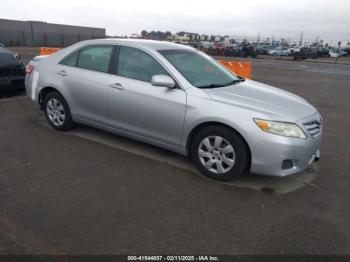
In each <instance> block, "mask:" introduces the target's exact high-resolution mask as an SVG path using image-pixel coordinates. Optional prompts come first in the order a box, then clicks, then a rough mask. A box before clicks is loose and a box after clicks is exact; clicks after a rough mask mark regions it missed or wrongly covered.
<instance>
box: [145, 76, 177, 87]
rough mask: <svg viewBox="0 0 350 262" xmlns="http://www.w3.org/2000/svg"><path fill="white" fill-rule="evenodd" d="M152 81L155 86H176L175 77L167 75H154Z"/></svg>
mask: <svg viewBox="0 0 350 262" xmlns="http://www.w3.org/2000/svg"><path fill="white" fill-rule="evenodd" d="M151 83H152V85H153V86H163V87H168V88H175V86H176V84H175V81H174V79H172V78H171V77H170V76H167V75H154V76H152V80H151Z"/></svg>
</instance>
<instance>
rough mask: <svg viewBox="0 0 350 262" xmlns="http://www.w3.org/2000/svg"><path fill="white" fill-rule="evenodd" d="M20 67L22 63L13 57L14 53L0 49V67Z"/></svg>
mask: <svg viewBox="0 0 350 262" xmlns="http://www.w3.org/2000/svg"><path fill="white" fill-rule="evenodd" d="M20 65H22V62H21V61H20V60H18V59H17V58H16V57H15V53H12V52H9V51H7V50H6V49H5V50H1V49H0V67H8V66H20Z"/></svg>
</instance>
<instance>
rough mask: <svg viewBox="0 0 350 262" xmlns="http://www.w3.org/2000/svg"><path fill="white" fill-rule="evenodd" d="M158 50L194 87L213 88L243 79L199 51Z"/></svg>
mask: <svg viewBox="0 0 350 262" xmlns="http://www.w3.org/2000/svg"><path fill="white" fill-rule="evenodd" d="M158 52H159V53H160V54H162V55H163V56H164V57H165V58H166V59H167V60H168V61H169V62H170V63H171V64H172V65H173V66H174V67H175V68H176V69H177V70H178V71H179V72H180V73H181V74H182V75H183V76H184V77H185V78H186V79H187V80H188V81H189V82H190V83H191V84H192V85H193V86H195V87H198V88H215V87H223V86H228V85H232V84H234V83H237V82H241V81H244V79H243V78H240V77H238V76H236V75H235V74H233V73H232V72H231V71H229V70H228V69H226V68H225V67H224V66H223V65H221V64H219V63H218V62H216V61H215V60H214V59H213V58H211V57H209V56H207V55H205V54H202V53H200V52H196V51H191V50H183V49H173V50H160V51H158Z"/></svg>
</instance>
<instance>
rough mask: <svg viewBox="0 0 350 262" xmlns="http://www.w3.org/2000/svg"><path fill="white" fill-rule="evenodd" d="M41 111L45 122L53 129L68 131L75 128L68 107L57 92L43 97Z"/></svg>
mask: <svg viewBox="0 0 350 262" xmlns="http://www.w3.org/2000/svg"><path fill="white" fill-rule="evenodd" d="M43 110H44V112H45V116H46V120H47V122H48V123H49V124H50V126H51V127H52V128H53V129H56V130H59V131H69V130H71V129H73V128H74V127H75V123H74V122H73V119H72V116H71V114H70V110H69V106H68V104H67V102H66V100H65V99H64V98H63V96H62V95H61V94H60V93H58V92H55V91H54V92H50V93H48V94H47V95H46V96H45V97H44V103H43Z"/></svg>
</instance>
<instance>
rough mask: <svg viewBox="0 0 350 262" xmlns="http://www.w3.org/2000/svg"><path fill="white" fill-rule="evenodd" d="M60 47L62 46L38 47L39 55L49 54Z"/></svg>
mask: <svg viewBox="0 0 350 262" xmlns="http://www.w3.org/2000/svg"><path fill="white" fill-rule="evenodd" d="M61 49H62V48H52V47H40V55H51V54H53V53H56V52H57V51H59V50H61Z"/></svg>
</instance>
